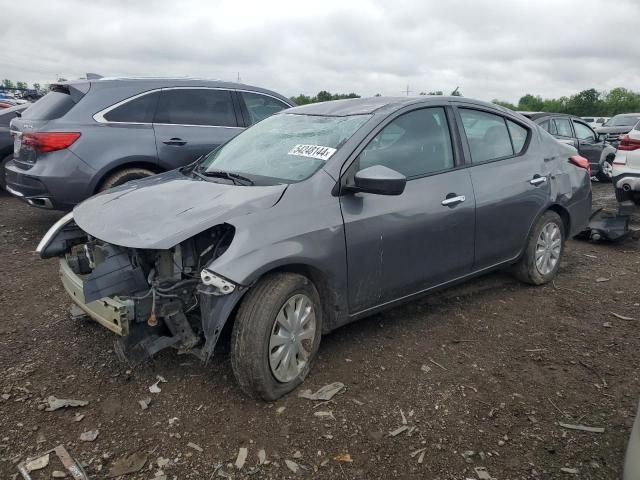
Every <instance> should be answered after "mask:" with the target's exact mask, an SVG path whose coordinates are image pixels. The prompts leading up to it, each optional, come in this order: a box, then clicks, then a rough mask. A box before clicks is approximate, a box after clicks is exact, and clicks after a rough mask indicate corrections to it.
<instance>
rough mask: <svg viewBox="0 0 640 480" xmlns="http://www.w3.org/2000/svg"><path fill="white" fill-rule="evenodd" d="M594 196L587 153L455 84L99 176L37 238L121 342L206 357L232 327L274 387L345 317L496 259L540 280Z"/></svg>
mask: <svg viewBox="0 0 640 480" xmlns="http://www.w3.org/2000/svg"><path fill="white" fill-rule="evenodd" d="M590 212H591V184H590V181H589V164H588V161H587V160H586V159H584V158H582V157H580V156H578V155H576V154H575V150H574V149H573V148H571V147H568V146H566V145H562V144H560V143H558V142H556V141H555V139H554V138H553V137H551V136H550V135H549V134H548V133H546V132H545V131H544V130H542V129H541V128H539V127H538V126H537V125H536V124H535V123H532V122H530V121H528V120H526V119H523V118H522V117H520V116H518V115H516V114H513V113H512V112H510V111H508V110H506V109H502V108H501V107H497V106H495V105H491V104H486V103H483V102H476V101H473V100H469V99H459V98H455V97H452V98H446V97H445V98H442V97H433V98H426V99H424V98H414V99H411V98H409V99H407V98H401V99H399V98H374V99H357V100H346V101H336V102H327V103H321V104H315V105H308V106H304V107H298V108H295V109H292V110H289V111H287V112H283V113H280V114H276V115H274V116H273V117H270V118H268V119H266V120H263V121H262V122H260V123H258V124H257V125H256V126H254V127H252V128H250V129H248V130H247V131H245V132H243V133H242V134H240V135H239V136H237V137H235V138H234V139H233V140H231V141H230V142H228V143H227V144H226V145H224V146H223V147H221V148H219V149H218V150H216V151H214V152H212V153H211V154H209V155H207V156H206V157H204V158H203V159H201V160H200V161H198V162H196V163H194V164H192V165H190V166H187V167H183V168H182V169H179V170H174V171H171V172H167V173H164V174H160V175H157V176H154V177H151V178H147V179H143V180H137V181H134V182H130V183H127V184H125V185H123V186H120V187H116V188H114V189H111V190H108V191H106V192H103V193H101V194H99V195H97V196H95V197H93V198H91V199H89V200H87V201H85V202H84V203H82V204H80V205H79V206H77V207H76V208H75V210H74V211H73V213H72V214H69V215H67V216H66V217H64V218H63V219H61V220H60V221H59V222H58V223H57V224H56V225H55V226H53V227H52V228H51V230H50V231H49V232H48V233H47V234H46V236H45V237H44V238H43V239H42V242H41V243H40V245H39V247H38V251H39V252H40V255H41V256H42V257H44V258H49V257H56V256H57V257H60V271H61V276H62V282H63V284H64V287H65V289H66V290H67V291H68V292H69V294H70V296H71V297H72V298H73V300H74V301H75V302H76V304H78V305H79V306H80V308H82V309H83V310H84V311H85V312H87V313H88V314H89V315H90V316H91V317H93V318H94V319H95V320H97V321H98V322H99V323H101V324H102V325H104V326H105V327H107V328H109V329H110V330H111V331H113V332H114V333H116V334H117V335H119V337H120V341H119V345H120V346H119V350H120V351H121V353H122V354H123V356H125V357H127V358H129V359H131V360H134V361H136V360H138V359H140V358H144V357H147V356H150V355H153V354H154V353H156V352H158V351H160V350H161V349H163V348H166V347H168V346H172V347H174V348H177V349H179V350H180V351H182V352H189V353H191V354H194V355H196V356H198V357H199V358H200V359H202V361H204V362H206V361H207V360H208V359H209V358H210V356H211V355H212V354H213V351H214V348H215V346H216V343H217V342H218V339H219V337H220V334H221V332H222V331H223V329H224V328H225V326H227V327H228V328H232V332H231V362H232V366H233V370H234V372H235V375H236V378H237V379H238V382H239V384H240V386H241V387H242V389H243V390H244V391H245V392H247V393H248V394H250V395H252V396H256V397H260V398H263V399H266V400H273V399H276V398H278V397H280V396H281V395H283V394H285V393H287V392H290V391H291V390H293V389H294V388H296V386H297V385H298V384H300V383H301V382H302V381H303V379H304V378H305V377H306V375H307V373H308V372H309V368H310V365H311V361H312V359H313V357H314V355H315V354H316V352H317V350H318V347H319V344H320V337H321V334H324V333H327V332H329V331H331V330H334V329H336V328H338V327H340V326H342V325H344V324H346V323H349V322H351V321H354V320H357V319H359V318H362V317H365V316H368V315H371V314H373V313H375V312H378V311H380V310H382V309H385V308H388V307H391V306H393V305H397V304H400V303H402V302H406V301H409V300H411V299H413V298H416V297H418V296H420V295H423V294H425V293H427V292H430V291H433V290H435V289H438V288H441V287H444V286H447V285H450V284H453V283H456V282H459V281H461V280H464V279H467V278H470V277H472V276H475V275H478V274H482V273H485V272H488V271H491V270H494V269H496V268H504V267H511V268H513V270H514V272H515V274H516V276H517V277H518V278H519V279H521V280H523V281H525V282H527V283H531V284H543V283H546V282H548V281H550V280H551V279H552V278H553V277H554V276H555V275H556V272H557V271H558V268H559V265H560V259H561V255H562V251H563V247H564V240H565V239H566V238H568V237H571V236H574V235H575V234H577V233H578V232H580V231H582V230H583V229H584V227H585V225H586V223H587V221H588V218H589V214H590Z"/></svg>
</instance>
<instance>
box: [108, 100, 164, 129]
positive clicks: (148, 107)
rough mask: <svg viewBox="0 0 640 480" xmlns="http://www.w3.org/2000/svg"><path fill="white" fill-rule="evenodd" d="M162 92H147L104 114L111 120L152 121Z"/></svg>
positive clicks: (127, 121)
mask: <svg viewBox="0 0 640 480" xmlns="http://www.w3.org/2000/svg"><path fill="white" fill-rule="evenodd" d="M159 97H160V92H153V93H147V94H146V95H142V96H140V97H138V98H134V99H133V100H129V101H128V102H126V103H123V104H122V105H120V106H119V107H116V108H114V109H113V110H111V111H109V112H107V113H105V114H104V119H105V120H107V121H109V122H126V123H151V122H153V114H154V113H155V111H156V106H157V105H158V98H159Z"/></svg>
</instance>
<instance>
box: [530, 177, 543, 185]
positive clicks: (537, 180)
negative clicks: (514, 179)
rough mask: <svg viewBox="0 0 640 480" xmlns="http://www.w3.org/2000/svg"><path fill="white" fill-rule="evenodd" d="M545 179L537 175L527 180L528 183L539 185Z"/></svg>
mask: <svg viewBox="0 0 640 480" xmlns="http://www.w3.org/2000/svg"><path fill="white" fill-rule="evenodd" d="M546 181H547V177H540V176H538V177H533V178H532V179H531V180H529V183H530V184H531V185H535V186H537V185H540V184H541V183H544V182H546Z"/></svg>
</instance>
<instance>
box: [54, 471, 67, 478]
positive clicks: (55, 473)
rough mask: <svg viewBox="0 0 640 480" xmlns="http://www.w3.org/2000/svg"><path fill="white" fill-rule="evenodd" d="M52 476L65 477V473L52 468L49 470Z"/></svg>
mask: <svg viewBox="0 0 640 480" xmlns="http://www.w3.org/2000/svg"><path fill="white" fill-rule="evenodd" d="M51 477H52V478H67V474H66V473H65V472H61V471H60V470H54V471H53V472H51Z"/></svg>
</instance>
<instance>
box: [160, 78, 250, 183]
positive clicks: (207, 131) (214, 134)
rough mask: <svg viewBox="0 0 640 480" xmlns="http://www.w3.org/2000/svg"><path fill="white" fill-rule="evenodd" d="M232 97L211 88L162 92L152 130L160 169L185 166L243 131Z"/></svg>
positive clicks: (227, 93)
mask: <svg viewBox="0 0 640 480" xmlns="http://www.w3.org/2000/svg"><path fill="white" fill-rule="evenodd" d="M231 95H232V93H231V92H230V91H229V90H220V89H213V88H172V89H165V90H163V91H162V94H161V96H160V101H159V102H158V109H157V111H156V115H155V118H154V124H153V128H154V130H155V134H156V147H157V150H158V159H159V161H160V165H162V167H163V168H165V169H167V170H169V169H172V168H177V167H181V166H183V165H187V164H189V163H191V162H193V161H194V160H195V159H196V158H198V157H199V156H200V155H203V154H206V153H209V152H210V151H211V150H213V149H214V148H216V147H218V146H220V145H222V144H223V143H225V142H227V141H228V140H230V139H231V138H233V137H234V136H236V135H237V134H238V133H240V132H241V131H242V130H243V129H242V128H240V127H238V125H239V124H238V120H237V117H236V111H235V108H234V106H233V102H232V100H231Z"/></svg>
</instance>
